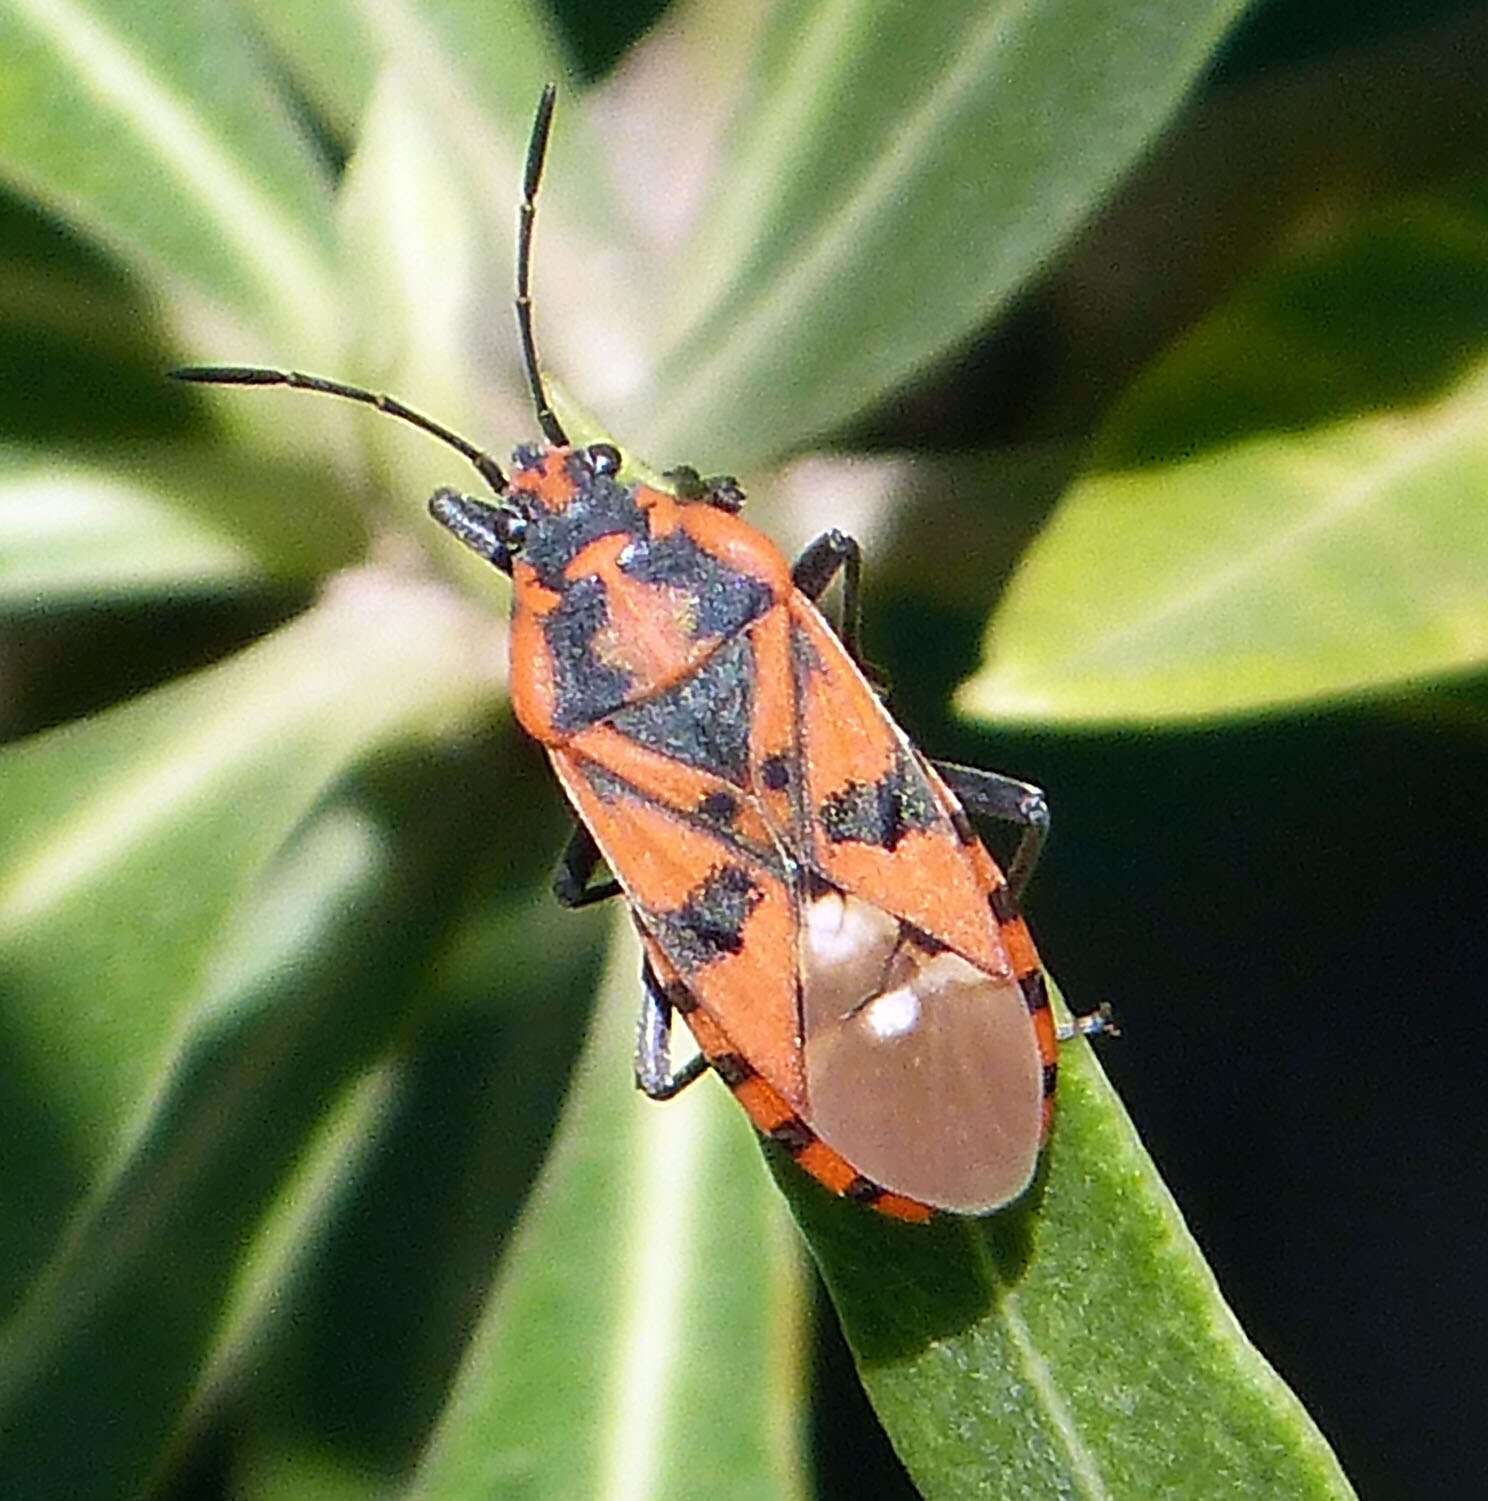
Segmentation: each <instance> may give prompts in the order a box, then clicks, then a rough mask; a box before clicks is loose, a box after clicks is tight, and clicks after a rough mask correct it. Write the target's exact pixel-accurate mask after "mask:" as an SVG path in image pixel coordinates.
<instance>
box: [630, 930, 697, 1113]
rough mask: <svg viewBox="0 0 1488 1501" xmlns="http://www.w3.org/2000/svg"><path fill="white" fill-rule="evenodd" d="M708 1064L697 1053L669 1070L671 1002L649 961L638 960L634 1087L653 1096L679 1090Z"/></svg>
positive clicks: (667, 1096)
mask: <svg viewBox="0 0 1488 1501" xmlns="http://www.w3.org/2000/svg"><path fill="white" fill-rule="evenodd" d="M707 1067H708V1060H707V1059H706V1058H705V1057H704V1056H703V1055H702V1054H701V1053H699V1054H697V1056H696V1057H694V1058H689V1059H688V1060H687V1062H686V1063H684V1064H683V1065H682V1067H681V1068H679V1069H678V1070H677V1071H676V1072H675V1073H674V1072H673V1071H672V1003H671V1002H670V1001H669V1000H668V999H667V994H666V989H665V987H664V986H663V985H662V983H661V981H660V980H658V979H657V978H656V971H655V970H653V969H652V968H651V961H650V960H649V959H647V960H644V961H643V962H642V964H641V1016H640V1021H639V1023H638V1024H637V1026H636V1051H635V1081H636V1088H637V1089H639V1090H641V1091H642V1092H643V1093H644V1094H646V1095H647V1096H648V1097H649V1098H651V1099H653V1100H669V1099H671V1098H672V1096H673V1095H677V1094H680V1093H681V1092H682V1091H683V1090H684V1089H686V1088H687V1086H688V1085H689V1084H691V1083H692V1081H693V1080H694V1079H696V1078H698V1077H699V1076H700V1075H701V1074H702V1073H704V1072H705V1071H706V1069H707Z"/></svg>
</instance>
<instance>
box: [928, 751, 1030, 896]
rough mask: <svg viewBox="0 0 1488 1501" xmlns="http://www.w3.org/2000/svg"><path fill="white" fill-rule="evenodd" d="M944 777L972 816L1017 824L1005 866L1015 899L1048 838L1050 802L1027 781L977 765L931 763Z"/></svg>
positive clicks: (1019, 894)
mask: <svg viewBox="0 0 1488 1501" xmlns="http://www.w3.org/2000/svg"><path fill="white" fill-rule="evenodd" d="M930 764H931V765H932V766H933V767H934V768H935V769H936V771H938V772H939V773H940V775H941V776H942V777H943V778H944V780H945V784H946V786H947V787H949V788H950V789H951V791H952V792H954V793H955V794H956V796H957V798H958V799H960V801H961V803H962V805H963V806H964V807H965V809H966V811H967V812H968V813H970V814H971V815H972V817H973V818H996V819H999V820H1001V821H1002V822H1003V823H1014V824H1017V825H1018V826H1019V827H1020V828H1021V829H1022V830H1023V833H1022V835H1021V836H1020V838H1019V840H1018V848H1017V849H1016V850H1015V851H1014V852H1013V858H1012V862H1011V863H1010V864H1009V865H1008V870H1007V883H1008V890H1009V891H1010V892H1012V895H1013V900H1014V901H1016V900H1017V899H1018V898H1019V897H1020V896H1022V894H1023V888H1024V887H1025V886H1026V885H1027V884H1028V878H1029V876H1031V875H1032V874H1033V867H1034V866H1035V865H1036V864H1038V857H1039V855H1040V854H1041V853H1042V851H1043V848H1044V841H1045V840H1046V839H1047V838H1048V837H1049V801H1048V799H1047V798H1046V797H1045V796H1044V794H1043V792H1042V791H1041V790H1040V789H1039V788H1037V787H1034V786H1032V785H1031V784H1030V783H1028V782H1020V781H1018V780H1017V779H1016V778H1015V777H1005V776H1002V775H1001V774H1000V773H999V772H995V771H983V770H981V768H980V767H976V766H958V765H956V764H955V762H953V761H932V762H931V763H930Z"/></svg>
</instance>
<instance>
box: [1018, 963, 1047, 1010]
mask: <svg viewBox="0 0 1488 1501" xmlns="http://www.w3.org/2000/svg"><path fill="white" fill-rule="evenodd" d="M1018 988H1019V990H1021V991H1022V992H1023V1004H1024V1005H1026V1006H1027V1007H1028V1009H1029V1011H1030V1012H1034V1011H1042V1010H1043V1009H1044V1008H1045V1007H1046V1006H1047V1005H1048V1004H1049V987H1048V986H1047V985H1046V984H1045V983H1044V972H1043V970H1041V969H1035V970H1030V971H1029V972H1028V973H1027V974H1026V975H1023V976H1021V977H1020V978H1019V980H1018Z"/></svg>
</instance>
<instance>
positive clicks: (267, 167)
mask: <svg viewBox="0 0 1488 1501" xmlns="http://www.w3.org/2000/svg"><path fill="white" fill-rule="evenodd" d="M0 57H3V58H4V59H5V61H4V65H3V66H4V74H3V78H4V82H3V86H0V176H3V177H5V178H6V179H8V180H9V181H10V182H11V183H12V184H13V185H15V186H16V187H18V188H20V189H21V190H22V191H24V192H26V193H28V194H29V195H31V196H34V197H35V198H36V200H37V201H38V202H40V203H42V204H44V205H45V206H46V207H47V208H48V209H49V210H51V211H52V212H54V213H56V214H58V215H59V216H60V217H62V218H63V219H65V220H68V221H70V222H71V223H73V224H76V225H79V226H81V227H83V228H84V229H86V230H88V231H89V232H91V233H92V234H94V235H96V236H97V237H98V238H99V239H100V240H101V241H103V242H104V243H105V244H107V245H108V246H109V247H110V248H111V249H113V250H114V251H115V252H116V253H118V254H120V255H122V256H123V257H124V258H125V259H126V260H127V261H129V262H131V263H133V264H134V265H136V266H137V267H140V268H141V269H143V270H145V271H146V272H147V273H148V274H149V275H150V276H151V279H152V280H154V281H155V282H156V283H157V285H161V286H163V287H164V288H165V289H167V290H170V291H176V292H189V293H191V294H194V296H195V297H196V298H198V299H205V300H206V303H207V304H208V305H212V306H215V307H217V308H219V309H225V310H230V311H231V312H232V313H234V314H236V315H237V316H238V317H239V318H240V319H241V320H242V321H243V322H244V323H245V324H246V325H247V326H248V327H250V328H257V329H259V330H260V331H263V332H272V333H277V334H279V335H280V336H281V337H282V336H285V335H286V334H288V333H290V332H293V333H295V334H297V335H298V336H299V340H300V344H299V347H300V348H302V349H304V350H306V351H307V352H311V351H313V350H315V349H317V348H319V349H329V348H333V347H334V343H335V337H334V335H335V318H336V303H337V297H336V292H335V287H334V284H333V281H332V277H331V274H330V250H331V237H330V221H329V216H328V214H327V201H326V197H325V185H324V182H323V180H322V178H321V175H320V172H319V170H318V168H317V167H316V166H315V164H314V162H313V160H312V158H311V154H310V152H309V150H308V149H307V147H306V146H305V144H304V143H303V142H302V140H301V139H300V138H299V137H298V135H297V133H296V132H295V130H294V128H293V126H292V125H291V124H290V122H289V120H288V117H287V115H286V113H285V111H284V110H283V108H282V107H281V106H280V104H279V103H278V101H277V99H276V97H275V91H274V87H273V84H272V82H271V81H270V80H269V79H268V77H267V76H266V75H265V74H264V73H263V72H262V71H261V70H260V68H259V66H258V55H257V52H256V49H255V48H254V47H253V46H252V45H251V43H250V42H249V40H248V38H247V37H246V36H245V35H244V34H243V32H242V31H241V30H239V29H238V27H237V25H236V24H235V22H234V20H233V19H232V16H231V12H230V11H228V10H227V9H226V8H222V9H217V8H214V7H201V6H190V7H179V6H159V5H151V4H148V3H144V0H7V3H6V4H5V5H4V6H3V7H0Z"/></svg>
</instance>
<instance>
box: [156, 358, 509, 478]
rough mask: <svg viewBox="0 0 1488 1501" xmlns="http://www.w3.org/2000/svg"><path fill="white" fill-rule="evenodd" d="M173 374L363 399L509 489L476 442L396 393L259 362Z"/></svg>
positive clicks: (213, 382)
mask: <svg viewBox="0 0 1488 1501" xmlns="http://www.w3.org/2000/svg"><path fill="white" fill-rule="evenodd" d="M171 377H172V379H174V380H189V381H193V382H195V383H196V384H197V385H203V386H290V387H292V388H293V389H294V390H296V391H319V392H320V393H321V394H322V395H325V396H344V397H345V398H346V399H347V400H348V401H359V402H361V403H362V405H363V406H369V407H376V408H377V410H378V411H379V412H386V413H387V415H388V416H389V417H397V418H398V419H399V420H400V421H402V422H410V423H412V424H413V426H414V427H419V428H422V429H423V430H424V431H425V432H426V433H428V434H429V435H430V436H431V437H435V438H438V439H439V441H440V442H441V443H448V444H449V446H450V447H451V448H453V449H454V450H455V451H456V452H457V453H462V454H464V455H465V457H466V458H467V459H469V460H470V462H471V463H472V464H474V465H475V467H476V470H477V472H478V473H479V474H480V477H481V478H482V479H483V480H485V482H486V483H487V484H488V485H489V486H490V487H491V488H492V489H493V490H494V491H495V492H496V493H497V494H498V495H502V494H504V493H505V491H506V476H505V475H504V474H503V473H502V472H501V466H500V465H499V464H498V463H497V462H496V460H495V459H493V458H492V457H491V455H490V454H488V453H487V452H486V451H485V450H484V449H481V448H477V447H476V446H475V444H474V443H470V442H467V441H466V439H464V438H462V437H461V436H460V435H459V433H455V432H451V431H450V430H449V428H447V427H445V426H444V425H443V424H442V423H439V422H436V421H435V420H434V419H433V418H432V417H426V416H424V414H423V413H422V412H416V411H414V409H413V408H412V407H409V406H404V405H403V403H402V402H401V401H399V400H398V399H397V397H395V396H383V395H380V394H379V393H378V392H376V391H365V390H363V389H362V387H360V386H347V385H343V384H342V383H341V382H340V381H338V380H326V379H324V378H323V377H321V376H319V375H302V374H301V373H300V372H299V371H298V370H265V369H262V368H260V367H259V366H257V365H185V366H183V367H182V368H181V369H179V370H172V371H171Z"/></svg>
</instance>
